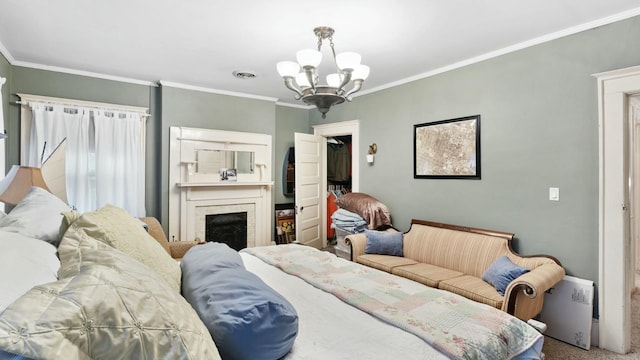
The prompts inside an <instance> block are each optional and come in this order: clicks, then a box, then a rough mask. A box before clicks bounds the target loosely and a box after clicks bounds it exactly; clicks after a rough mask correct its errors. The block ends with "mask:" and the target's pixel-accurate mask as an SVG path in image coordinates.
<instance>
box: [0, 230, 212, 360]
mask: <svg viewBox="0 0 640 360" xmlns="http://www.w3.org/2000/svg"><path fill="white" fill-rule="evenodd" d="M59 251H60V255H61V258H62V266H61V268H60V280H58V281H56V282H52V283H48V284H44V285H38V286H36V287H34V288H33V289H31V290H29V291H28V292H27V293H26V294H25V295H23V296H21V297H20V298H19V299H18V300H16V301H15V302H14V303H12V304H11V305H9V307H7V309H6V310H5V311H4V312H3V313H0V349H1V350H4V351H7V352H10V353H15V354H20V355H24V356H26V357H28V358H30V359H60V358H64V359H113V358H116V357H118V358H127V359H220V356H219V353H218V350H217V349H216V346H215V343H214V342H213V340H212V339H211V335H210V334H209V332H208V331H207V329H206V327H205V326H204V324H203V323H202V321H200V319H199V318H198V316H197V314H196V312H195V311H194V310H193V308H192V307H191V306H190V305H189V304H188V303H187V302H186V301H185V299H184V298H183V297H182V296H180V294H178V293H177V292H175V291H173V290H172V289H171V288H170V287H169V285H168V284H167V283H166V282H165V281H163V280H162V279H161V278H160V277H159V276H158V275H157V274H156V273H155V272H153V271H151V270H150V269H149V268H148V267H147V266H145V265H144V264H141V263H140V262H139V261H136V260H134V259H133V258H131V257H130V256H128V255H126V254H124V253H122V252H121V251H119V250H117V249H114V248H112V247H111V246H109V245H107V244H104V243H102V242H99V241H97V240H95V239H93V238H91V237H90V236H89V235H87V234H86V233H84V232H82V231H78V230H77V229H74V228H73V226H71V227H70V228H69V231H67V233H66V234H65V236H64V237H63V239H62V240H61V242H60V246H59ZM63 355H64V356H63Z"/></svg>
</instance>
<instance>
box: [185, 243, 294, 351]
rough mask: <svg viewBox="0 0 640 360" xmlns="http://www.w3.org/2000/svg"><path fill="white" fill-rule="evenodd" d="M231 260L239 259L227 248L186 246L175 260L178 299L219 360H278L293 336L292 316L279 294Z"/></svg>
mask: <svg viewBox="0 0 640 360" xmlns="http://www.w3.org/2000/svg"><path fill="white" fill-rule="evenodd" d="M213 255H215V256H218V258H216V257H212V256H213ZM236 256H237V258H239V259H240V261H242V258H240V255H239V254H238V253H237V252H236V251H235V250H233V249H231V248H229V247H228V246H227V245H224V246H219V245H215V246H208V244H207V245H198V246H194V247H193V248H191V249H190V250H189V251H188V252H187V254H186V256H185V257H184V258H183V259H182V262H181V267H182V295H183V296H184V297H185V299H187V301H188V302H189V303H190V304H191V306H192V307H193V308H194V309H195V310H196V312H197V313H198V316H199V317H200V319H201V320H202V322H204V324H205V325H206V326H207V329H208V330H209V332H210V333H211V337H212V338H213V341H214V342H215V343H216V346H217V347H218V351H219V352H220V355H221V356H222V358H223V359H237V360H245V359H246V360H273V359H280V358H282V357H283V356H285V355H286V354H287V353H288V352H289V351H290V350H291V348H292V347H293V343H294V341H295V339H296V337H297V335H298V314H297V313H296V310H295V308H294V307H293V305H291V304H290V303H289V302H288V301H287V300H286V299H285V298H284V297H283V296H282V295H280V294H279V293H278V292H276V291H275V290H273V289H272V288H271V287H269V286H268V285H267V284H265V283H264V281H262V279H260V278H259V277H258V276H256V275H254V274H253V273H251V272H249V271H247V270H246V269H245V268H244V265H241V266H238V264H237V262H236V261H235V260H236Z"/></svg>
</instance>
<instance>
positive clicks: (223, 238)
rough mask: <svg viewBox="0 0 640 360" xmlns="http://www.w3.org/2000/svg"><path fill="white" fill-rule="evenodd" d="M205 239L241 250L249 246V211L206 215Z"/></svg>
mask: <svg viewBox="0 0 640 360" xmlns="http://www.w3.org/2000/svg"><path fill="white" fill-rule="evenodd" d="M205 241H207V242H210V241H213V242H220V243H225V244H227V245H229V247H230V248H232V249H235V250H237V251H240V250H242V249H244V248H246V247H247V212H246V211H243V212H233V213H224V214H208V215H206V216H205Z"/></svg>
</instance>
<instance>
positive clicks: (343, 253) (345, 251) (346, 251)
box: [333, 245, 351, 261]
mask: <svg viewBox="0 0 640 360" xmlns="http://www.w3.org/2000/svg"><path fill="white" fill-rule="evenodd" d="M333 249H334V250H335V252H336V256H338V257H341V258H343V259H347V260H349V261H351V248H350V247H347V248H343V247H339V246H337V245H336V246H334V248H333Z"/></svg>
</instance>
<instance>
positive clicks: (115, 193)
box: [94, 110, 145, 217]
mask: <svg viewBox="0 0 640 360" xmlns="http://www.w3.org/2000/svg"><path fill="white" fill-rule="evenodd" d="M94 115H95V121H94V124H95V140H96V197H97V207H102V206H104V205H106V204H109V203H110V204H113V205H118V206H121V207H123V208H125V209H127V210H128V211H129V213H131V214H132V215H133V216H138V217H142V216H144V215H145V204H144V188H145V178H144V165H145V161H144V156H145V154H144V150H145V144H144V137H142V136H140V134H144V132H145V129H144V119H142V118H141V116H140V114H139V113H132V112H116V113H114V112H110V111H104V110H97V111H96V112H95V113H94Z"/></svg>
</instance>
